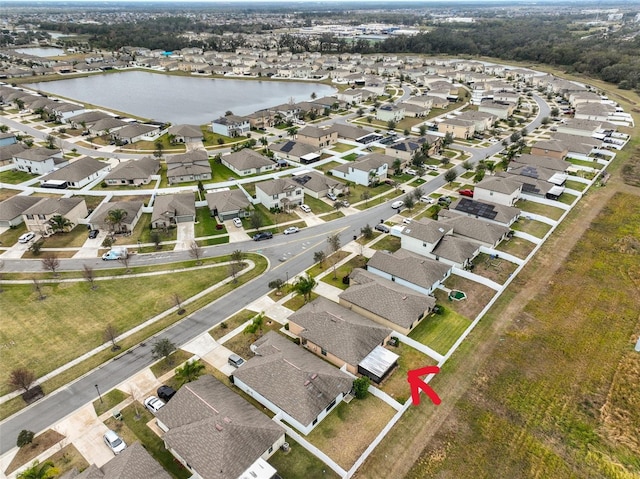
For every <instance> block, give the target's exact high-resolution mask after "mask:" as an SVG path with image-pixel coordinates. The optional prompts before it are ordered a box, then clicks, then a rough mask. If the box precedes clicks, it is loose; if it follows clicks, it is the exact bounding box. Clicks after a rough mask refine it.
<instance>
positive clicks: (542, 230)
mask: <svg viewBox="0 0 640 479" xmlns="http://www.w3.org/2000/svg"><path fill="white" fill-rule="evenodd" d="M511 229H513V230H515V231H522V232H523V233H528V234H530V235H532V236H535V237H536V238H544V235H546V234H547V232H548V231H549V230H550V229H551V225H548V224H546V223H542V222H540V221H536V220H528V219H527V218H524V217H520V218H518V221H516V222H515V223H513V224H512V225H511Z"/></svg>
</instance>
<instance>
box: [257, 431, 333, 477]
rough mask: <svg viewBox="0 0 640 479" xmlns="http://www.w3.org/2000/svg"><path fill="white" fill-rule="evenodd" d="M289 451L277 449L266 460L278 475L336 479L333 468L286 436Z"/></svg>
mask: <svg viewBox="0 0 640 479" xmlns="http://www.w3.org/2000/svg"><path fill="white" fill-rule="evenodd" d="M287 442H288V443H289V451H288V452H284V451H282V449H278V450H277V451H276V453H275V454H274V455H273V456H271V457H270V458H269V460H268V461H267V462H269V464H271V465H272V466H273V467H274V468H275V469H276V470H277V471H278V475H279V476H280V477H283V478H285V479H338V478H339V477H340V476H338V475H337V474H336V473H335V472H333V469H330V468H329V467H327V466H326V464H324V463H323V462H322V461H321V460H320V459H318V458H317V457H316V456H314V455H313V454H311V453H310V452H309V451H307V450H306V449H305V448H304V447H302V446H301V445H300V444H298V443H297V442H295V441H294V440H293V439H291V438H290V437H287Z"/></svg>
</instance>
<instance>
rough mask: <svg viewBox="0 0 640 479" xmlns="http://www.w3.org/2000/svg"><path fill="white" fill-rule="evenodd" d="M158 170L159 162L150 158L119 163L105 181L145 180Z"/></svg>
mask: <svg viewBox="0 0 640 479" xmlns="http://www.w3.org/2000/svg"><path fill="white" fill-rule="evenodd" d="M159 170H160V161H159V160H157V159H155V158H152V157H150V156H145V157H144V158H140V159H139V160H128V161H123V162H121V163H119V164H118V165H117V166H116V167H115V168H113V170H111V171H110V172H109V174H108V175H107V176H105V180H146V179H147V178H149V177H150V176H151V175H155V174H156V173H158V171H159Z"/></svg>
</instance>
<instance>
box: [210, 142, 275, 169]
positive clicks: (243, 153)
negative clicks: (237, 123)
mask: <svg viewBox="0 0 640 479" xmlns="http://www.w3.org/2000/svg"><path fill="white" fill-rule="evenodd" d="M220 161H221V162H222V164H223V165H224V166H226V167H227V168H229V169H230V170H231V171H233V172H234V173H236V174H238V175H240V176H247V175H255V174H258V173H265V172H267V171H273V170H275V168H276V164H275V163H274V162H273V161H272V160H270V159H269V158H267V157H266V156H262V155H261V154H260V153H258V152H256V151H254V150H252V149H250V148H243V149H242V150H240V151H236V152H235V153H230V154H228V155H223V156H222V157H221V158H220Z"/></svg>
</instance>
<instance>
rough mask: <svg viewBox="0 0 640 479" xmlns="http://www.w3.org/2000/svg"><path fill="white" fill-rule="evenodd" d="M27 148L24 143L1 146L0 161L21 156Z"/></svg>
mask: <svg viewBox="0 0 640 479" xmlns="http://www.w3.org/2000/svg"><path fill="white" fill-rule="evenodd" d="M26 149H27V147H26V146H24V145H23V144H22V143H14V144H12V145H5V146H0V161H7V160H10V159H11V158H13V157H18V158H20V157H21V155H20V153H22V152H23V151H25V150H26Z"/></svg>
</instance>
